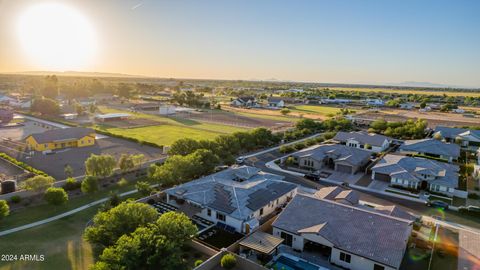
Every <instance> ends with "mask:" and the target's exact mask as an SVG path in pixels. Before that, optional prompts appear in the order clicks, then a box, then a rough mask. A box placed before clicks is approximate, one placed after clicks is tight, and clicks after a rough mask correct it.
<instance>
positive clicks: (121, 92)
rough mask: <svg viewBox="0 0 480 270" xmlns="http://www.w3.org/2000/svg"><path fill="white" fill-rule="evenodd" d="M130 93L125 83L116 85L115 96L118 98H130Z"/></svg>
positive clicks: (130, 89)
mask: <svg viewBox="0 0 480 270" xmlns="http://www.w3.org/2000/svg"><path fill="white" fill-rule="evenodd" d="M131 91H132V88H131V87H130V85H128V84H125V83H120V84H119V85H118V89H117V95H118V96H119V97H124V98H130V96H131Z"/></svg>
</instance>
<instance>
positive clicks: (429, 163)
mask: <svg viewBox="0 0 480 270" xmlns="http://www.w3.org/2000/svg"><path fill="white" fill-rule="evenodd" d="M372 171H374V172H375V173H382V174H388V175H391V176H395V177H397V178H400V179H406V180H412V181H423V180H425V179H423V178H421V177H420V175H419V174H420V173H423V174H430V175H435V176H436V179H435V180H427V181H431V182H433V183H437V184H440V185H444V186H447V187H452V188H456V187H457V186H458V171H459V167H458V166H456V165H453V164H448V163H444V162H439V161H435V160H431V159H425V158H418V157H406V156H399V155H385V156H384V157H383V158H382V159H381V160H380V161H379V162H378V163H377V164H376V165H375V166H373V168H372Z"/></svg>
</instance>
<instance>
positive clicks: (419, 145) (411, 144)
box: [400, 139, 460, 158]
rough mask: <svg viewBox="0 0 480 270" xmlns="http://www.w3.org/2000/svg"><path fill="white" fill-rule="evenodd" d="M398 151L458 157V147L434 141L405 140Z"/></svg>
mask: <svg viewBox="0 0 480 270" xmlns="http://www.w3.org/2000/svg"><path fill="white" fill-rule="evenodd" d="M400 150H404V151H412V152H419V153H429V154H434V155H442V156H451V157H453V158H458V157H459V156H460V146H459V145H457V144H455V143H445V142H442V141H439V140H435V139H422V140H407V141H405V142H404V144H402V145H401V146H400Z"/></svg>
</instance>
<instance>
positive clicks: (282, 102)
mask: <svg viewBox="0 0 480 270" xmlns="http://www.w3.org/2000/svg"><path fill="white" fill-rule="evenodd" d="M300 103H304V101H303V100H301V99H297V98H288V97H269V98H267V103H266V105H264V106H265V107H267V108H284V107H285V106H287V104H300ZM230 105H231V106H234V107H246V108H256V107H262V104H260V103H259V102H258V101H257V99H256V98H255V97H254V96H241V97H238V98H236V99H234V100H232V101H231V102H230Z"/></svg>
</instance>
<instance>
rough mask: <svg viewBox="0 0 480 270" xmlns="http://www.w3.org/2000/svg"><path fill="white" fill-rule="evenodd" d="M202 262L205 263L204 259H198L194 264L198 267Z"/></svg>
mask: <svg viewBox="0 0 480 270" xmlns="http://www.w3.org/2000/svg"><path fill="white" fill-rule="evenodd" d="M202 263H203V261H202V260H196V261H195V264H194V265H195V267H198V266H200V264H202Z"/></svg>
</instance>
